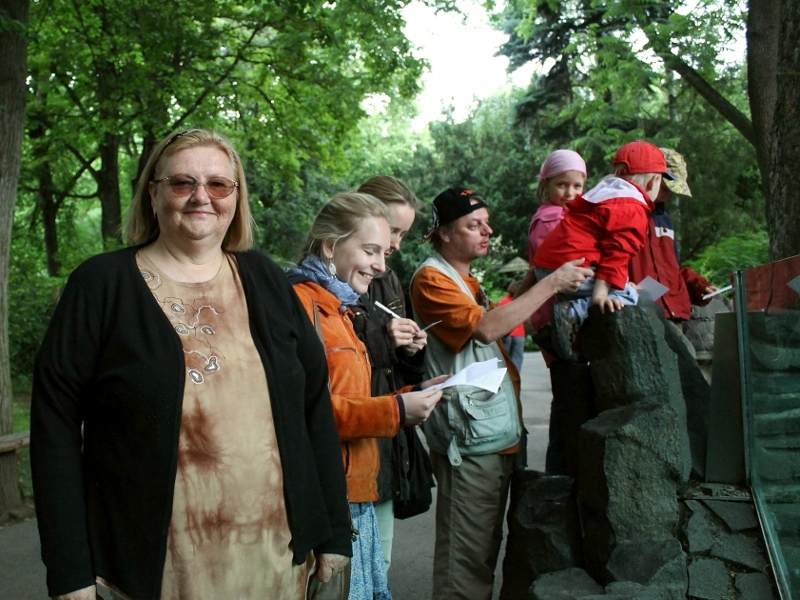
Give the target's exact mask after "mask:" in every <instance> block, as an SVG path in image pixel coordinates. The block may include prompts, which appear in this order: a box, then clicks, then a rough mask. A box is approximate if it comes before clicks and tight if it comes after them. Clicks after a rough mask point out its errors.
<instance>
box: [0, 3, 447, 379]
mask: <svg viewBox="0 0 800 600" xmlns="http://www.w3.org/2000/svg"><path fill="white" fill-rule="evenodd" d="M431 3H434V2H433V0H431ZM404 4H405V3H404V2H401V1H400V0H342V1H339V2H325V1H323V0H304V1H300V2H298V1H296V0H279V1H276V2H269V3H264V2H258V1H251V0H246V1H244V2H241V1H240V2H230V1H228V0H195V1H193V2H187V1H185V0H175V1H174V2H168V3H163V2H161V3H156V2H153V1H152V0H125V1H122V0H87V1H85V2H76V1H72V0H70V1H67V2H55V1H54V0H40V1H38V2H34V3H32V4H31V15H30V37H29V55H30V60H29V68H28V81H27V85H28V101H27V103H28V107H27V108H28V113H27V123H26V134H27V135H26V139H25V145H24V160H23V174H22V177H21V181H22V186H21V193H20V195H19V201H18V209H17V211H16V214H15V217H14V222H15V229H14V236H15V237H14V251H13V252H12V264H11V266H10V273H11V277H12V279H13V284H12V285H13V288H14V292H13V293H12V294H11V295H10V301H11V303H12V306H11V310H10V323H9V327H10V329H11V331H12V338H13V340H14V341H13V342H12V344H14V345H13V349H12V352H13V356H12V365H14V374H15V376H16V377H17V378H18V379H19V378H20V377H22V378H24V377H25V376H26V374H27V373H29V372H30V359H31V350H32V348H33V347H35V346H37V345H38V340H39V339H40V337H41V336H40V333H41V331H40V329H41V326H42V324H43V323H46V321H47V315H48V313H49V310H50V307H51V306H52V303H53V298H54V293H56V292H55V291H57V288H58V286H59V285H60V283H61V282H62V281H63V279H62V277H63V276H64V275H65V274H66V273H69V272H70V271H71V270H72V269H73V268H74V267H75V266H76V265H77V264H78V263H80V262H81V261H82V260H83V259H85V258H87V257H88V256H90V255H92V254H96V253H97V252H99V251H102V250H103V249H111V248H113V247H115V246H116V245H118V244H119V243H120V241H119V224H120V218H121V215H122V213H123V212H124V208H125V206H126V204H127V199H128V198H130V197H131V196H132V192H133V185H134V183H135V181H136V179H137V176H138V173H139V172H140V170H141V168H142V167H143V164H144V161H145V160H146V158H147V156H148V154H149V152H150V150H151V148H152V147H153V145H154V144H155V143H156V142H157V141H158V140H159V139H160V138H161V137H162V136H164V135H166V134H167V133H169V132H170V131H173V130H177V129H186V128H190V127H208V128H214V129H218V130H220V131H222V132H223V133H226V134H227V135H229V136H230V137H231V138H232V139H233V140H234V143H235V144H236V146H237V147H238V148H239V150H240V152H241V153H242V155H243V158H244V160H245V168H246V172H247V174H248V180H249V183H250V197H251V200H252V203H253V208H254V214H255V217H256V219H257V220H258V222H259V225H260V237H259V240H258V242H259V244H260V245H261V247H262V248H264V249H266V250H267V251H270V252H272V253H273V254H274V255H276V258H278V259H279V260H284V261H285V260H290V259H292V258H294V253H295V252H296V251H297V249H298V248H299V246H300V245H301V244H302V238H303V236H304V232H305V231H306V229H307V226H308V224H309V223H310V221H311V219H312V218H313V216H314V214H315V213H316V211H317V209H318V208H319V206H321V204H322V203H323V202H324V201H325V200H327V198H329V197H330V195H331V193H332V192H333V191H334V189H335V184H333V183H331V182H332V181H334V180H335V179H336V177H337V176H341V175H342V174H343V173H344V172H345V171H346V169H347V161H346V159H345V152H344V145H345V142H346V141H347V140H350V139H352V136H353V133H354V131H355V128H356V127H357V125H358V123H359V121H360V120H361V118H362V117H363V116H364V114H365V110H364V108H363V106H362V103H363V101H364V100H365V99H367V98H369V97H371V96H373V95H383V96H386V97H391V98H396V99H399V100H402V99H407V98H411V97H413V96H414V95H415V94H416V92H417V87H418V84H417V81H418V79H419V77H420V75H421V72H422V69H423V67H424V61H421V60H419V59H417V58H416V57H415V56H414V54H413V52H412V48H411V44H410V43H409V41H408V40H407V39H406V37H405V35H404V34H403V31H402V28H403V25H404V21H403V18H402V8H403V6H404ZM438 5H440V6H442V7H444V8H447V7H448V5H449V2H445V1H443V2H439V3H438ZM9 229H10V227H9ZM42 240H43V241H44V243H42ZM37 319H38V321H37Z"/></svg>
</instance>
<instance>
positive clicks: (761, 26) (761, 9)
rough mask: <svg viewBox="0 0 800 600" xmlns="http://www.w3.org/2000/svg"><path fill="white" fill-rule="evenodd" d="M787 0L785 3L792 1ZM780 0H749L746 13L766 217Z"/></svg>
mask: <svg viewBox="0 0 800 600" xmlns="http://www.w3.org/2000/svg"><path fill="white" fill-rule="evenodd" d="M792 3H793V2H791V1H789V2H786V4H792ZM780 16H781V0H749V2H748V12H747V95H748V96H749V98H750V116H751V119H752V122H753V130H754V144H753V145H754V146H755V148H756V161H758V170H759V172H760V173H761V187H762V188H763V190H764V198H765V199H766V206H767V222H769V221H770V220H771V219H770V213H771V208H770V206H771V202H770V189H771V185H770V177H771V165H772V157H771V156H770V152H771V149H772V119H773V114H774V112H775V99H776V97H777V89H778V86H777V64H776V63H777V58H778V34H779V33H780Z"/></svg>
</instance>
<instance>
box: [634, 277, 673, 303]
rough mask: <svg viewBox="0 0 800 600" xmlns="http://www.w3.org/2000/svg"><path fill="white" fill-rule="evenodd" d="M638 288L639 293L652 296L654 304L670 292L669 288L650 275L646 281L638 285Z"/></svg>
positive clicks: (643, 280)
mask: <svg viewBox="0 0 800 600" xmlns="http://www.w3.org/2000/svg"><path fill="white" fill-rule="evenodd" d="M637 287H638V288H639V291H642V292H647V295H648V296H650V299H651V300H652V301H653V302H655V301H656V300H658V299H659V298H661V296H663V295H664V294H666V293H667V292H668V291H669V288H668V287H667V286H665V285H663V284H661V283H659V282H658V281H656V280H655V279H653V278H652V277H650V276H649V275H648V276H647V277H645V278H644V279H642V280H641V281H640V282H639V283H638V284H637Z"/></svg>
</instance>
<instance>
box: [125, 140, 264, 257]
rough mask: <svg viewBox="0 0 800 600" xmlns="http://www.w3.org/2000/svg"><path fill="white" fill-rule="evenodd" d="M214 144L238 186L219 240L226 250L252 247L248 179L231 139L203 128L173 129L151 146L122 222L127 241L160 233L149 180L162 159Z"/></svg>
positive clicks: (145, 240) (148, 239)
mask: <svg viewBox="0 0 800 600" xmlns="http://www.w3.org/2000/svg"><path fill="white" fill-rule="evenodd" d="M201 146H213V147H215V148H218V149H219V150H221V151H222V152H224V153H225V154H227V155H228V158H229V159H230V161H231V166H232V167H233V171H234V173H235V178H236V181H237V182H238V183H239V186H238V187H237V188H236V190H235V193H236V212H235V213H234V215H233V220H232V221H231V224H230V226H229V227H228V231H227V232H226V233H225V238H224V239H223V240H222V249H223V250H225V251H227V252H235V251H243V250H249V249H250V248H252V247H253V237H254V230H255V222H254V221H253V215H252V213H251V212H250V204H249V203H248V195H247V181H246V179H245V175H244V168H243V167H242V160H241V158H240V157H239V153H238V152H236V149H235V148H234V147H233V144H232V143H231V141H230V140H229V139H228V138H226V137H225V136H223V135H221V134H219V133H217V132H216V131H208V130H205V129H189V130H188V131H181V132H175V133H172V134H170V135H168V136H167V137H165V138H164V139H163V140H161V141H160V142H159V143H158V145H157V146H156V147H155V148H154V149H153V152H152V153H151V154H150V158H148V159H147V164H146V165H145V167H144V170H143V171H142V174H141V175H140V176H139V181H138V183H137V184H136V192H135V193H134V194H133V200H132V201H131V205H130V207H129V208H128V213H127V215H126V216H125V223H124V225H123V234H124V236H125V239H126V241H127V242H128V243H129V244H147V243H149V242H152V241H154V240H155V239H156V238H157V237H158V236H159V234H160V232H161V229H160V228H159V226H158V219H157V218H156V215H155V214H154V213H153V206H152V198H151V197H150V189H149V187H150V182H151V181H154V180H155V179H156V170H157V169H158V167H159V163H160V162H161V159H162V158H164V157H169V156H173V155H175V154H177V153H178V152H180V151H181V150H186V149H187V148H197V147H201Z"/></svg>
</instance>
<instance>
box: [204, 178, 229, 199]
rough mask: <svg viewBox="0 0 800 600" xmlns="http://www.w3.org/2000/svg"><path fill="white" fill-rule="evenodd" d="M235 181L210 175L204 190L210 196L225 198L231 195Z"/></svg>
mask: <svg viewBox="0 0 800 600" xmlns="http://www.w3.org/2000/svg"><path fill="white" fill-rule="evenodd" d="M234 187H236V185H235V183H234V182H233V181H231V180H230V179H225V178H224V177H212V178H211V179H209V180H208V181H206V191H207V192H208V195H209V196H211V197H212V198H227V197H228V196H230V195H231V192H232V191H233V188H234Z"/></svg>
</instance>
